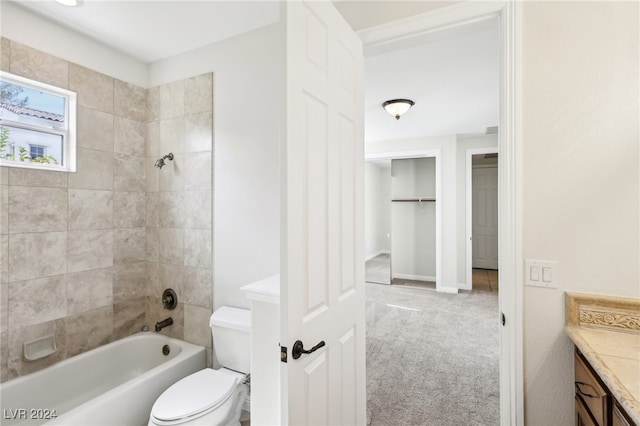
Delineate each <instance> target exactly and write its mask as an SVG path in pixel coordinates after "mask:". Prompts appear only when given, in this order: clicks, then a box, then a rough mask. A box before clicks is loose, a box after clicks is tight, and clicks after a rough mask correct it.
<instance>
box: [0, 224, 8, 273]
mask: <svg viewBox="0 0 640 426" xmlns="http://www.w3.org/2000/svg"><path fill="white" fill-rule="evenodd" d="M6 282H9V235H0V283H6Z"/></svg>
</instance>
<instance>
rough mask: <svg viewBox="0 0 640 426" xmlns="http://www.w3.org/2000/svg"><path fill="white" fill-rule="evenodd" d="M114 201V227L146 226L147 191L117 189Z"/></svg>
mask: <svg viewBox="0 0 640 426" xmlns="http://www.w3.org/2000/svg"><path fill="white" fill-rule="evenodd" d="M113 196H114V202H113V218H114V221H113V222H114V227H116V228H140V227H144V226H145V221H146V211H145V193H144V192H121V191H115V192H114V194H113Z"/></svg>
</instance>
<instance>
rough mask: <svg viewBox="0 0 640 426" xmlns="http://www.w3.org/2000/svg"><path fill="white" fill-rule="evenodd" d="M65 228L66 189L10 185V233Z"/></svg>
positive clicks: (60, 229) (62, 229) (61, 229)
mask: <svg viewBox="0 0 640 426" xmlns="http://www.w3.org/2000/svg"><path fill="white" fill-rule="evenodd" d="M66 229H67V189H66V188H38V187H32V186H10V187H9V233H10V234H16V233H22V232H47V231H64V230H66Z"/></svg>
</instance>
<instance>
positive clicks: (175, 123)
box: [159, 117, 184, 155]
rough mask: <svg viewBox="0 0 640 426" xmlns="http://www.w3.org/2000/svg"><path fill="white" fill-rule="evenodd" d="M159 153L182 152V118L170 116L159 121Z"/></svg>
mask: <svg viewBox="0 0 640 426" xmlns="http://www.w3.org/2000/svg"><path fill="white" fill-rule="evenodd" d="M159 126H160V133H159V137H160V140H159V143H160V147H159V149H160V154H162V155H165V154H168V153H169V152H173V153H174V154H182V153H184V119H183V118H182V117H179V118H171V119H166V120H162V121H160V124H159Z"/></svg>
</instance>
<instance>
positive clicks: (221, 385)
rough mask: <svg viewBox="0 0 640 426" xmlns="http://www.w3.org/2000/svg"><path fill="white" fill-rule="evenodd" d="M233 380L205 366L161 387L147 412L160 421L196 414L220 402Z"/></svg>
mask: <svg viewBox="0 0 640 426" xmlns="http://www.w3.org/2000/svg"><path fill="white" fill-rule="evenodd" d="M237 384H238V378H237V377H235V376H232V375H229V374H224V373H222V372H219V371H217V370H213V369H211V368H205V369H204V370H200V371H198V372H196V373H193V374H191V375H190V376H187V377H185V378H183V379H181V380H179V381H178V382H176V383H174V384H173V385H171V386H170V387H169V388H168V389H167V390H166V391H164V392H163V393H162V395H160V397H159V398H158V399H157V400H156V402H155V404H153V408H152V409H151V416H152V417H153V418H154V419H155V420H157V421H159V422H163V423H164V422H175V421H178V420H184V419H188V418H193V417H198V415H200V414H205V413H208V412H210V411H212V410H214V409H216V408H217V407H219V406H220V405H222V404H223V403H224V402H225V401H226V400H227V399H228V398H229V396H231V394H233V391H234V390H235V389H236V387H237Z"/></svg>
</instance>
